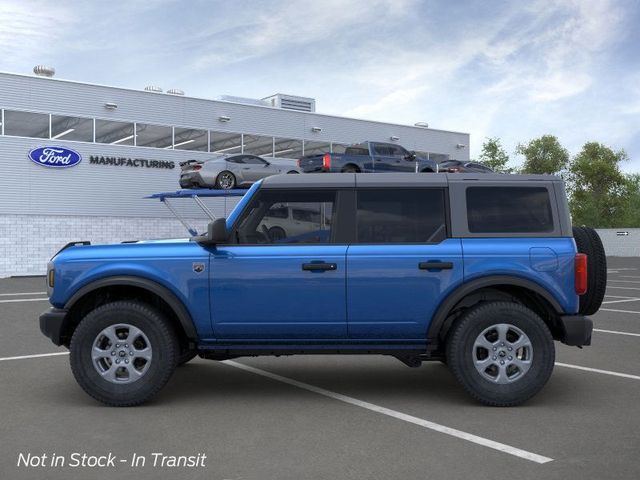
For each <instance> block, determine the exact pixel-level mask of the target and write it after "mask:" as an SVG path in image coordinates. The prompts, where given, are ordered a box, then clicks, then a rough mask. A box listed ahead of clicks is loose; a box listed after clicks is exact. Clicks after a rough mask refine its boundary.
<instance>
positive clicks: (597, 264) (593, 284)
mask: <svg viewBox="0 0 640 480" xmlns="http://www.w3.org/2000/svg"><path fill="white" fill-rule="evenodd" d="M573 238H574V239H575V241H576V246H577V247H578V252H580V253H584V254H586V255H587V292H586V293H585V294H584V295H581V296H580V309H579V312H580V313H581V314H583V315H593V314H594V313H596V312H597V311H598V309H599V308H600V305H602V300H604V294H605V291H606V289H607V257H606V255H605V252H604V246H603V245H602V240H600V236H599V235H598V232H596V231H595V230H594V229H593V228H591V227H573Z"/></svg>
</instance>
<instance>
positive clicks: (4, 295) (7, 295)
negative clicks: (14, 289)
mask: <svg viewBox="0 0 640 480" xmlns="http://www.w3.org/2000/svg"><path fill="white" fill-rule="evenodd" d="M46 294H47V292H21V293H0V297H16V296H18V295H46Z"/></svg>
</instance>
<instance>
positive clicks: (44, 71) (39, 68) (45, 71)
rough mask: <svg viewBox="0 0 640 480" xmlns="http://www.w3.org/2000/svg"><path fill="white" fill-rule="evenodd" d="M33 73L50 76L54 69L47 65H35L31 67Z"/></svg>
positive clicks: (54, 72) (52, 74)
mask: <svg viewBox="0 0 640 480" xmlns="http://www.w3.org/2000/svg"><path fill="white" fill-rule="evenodd" d="M33 73H35V74H36V75H37V76H39V77H48V78H51V77H53V76H54V75H55V74H56V69H55V68H53V67H49V66H48V65H36V66H35V67H33Z"/></svg>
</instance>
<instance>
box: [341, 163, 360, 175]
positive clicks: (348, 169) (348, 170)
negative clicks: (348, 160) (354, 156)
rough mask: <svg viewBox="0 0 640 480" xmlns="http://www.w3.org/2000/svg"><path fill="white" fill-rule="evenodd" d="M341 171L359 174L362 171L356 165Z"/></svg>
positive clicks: (347, 166)
mask: <svg viewBox="0 0 640 480" xmlns="http://www.w3.org/2000/svg"><path fill="white" fill-rule="evenodd" d="M340 171H341V172H342V173H358V172H359V171H360V170H359V169H358V167H356V166H355V165H346V166H344V167H343V168H342V170H340Z"/></svg>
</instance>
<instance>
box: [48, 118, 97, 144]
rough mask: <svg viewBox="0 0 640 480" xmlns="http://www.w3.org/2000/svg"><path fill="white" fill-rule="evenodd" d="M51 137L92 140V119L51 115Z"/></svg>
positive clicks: (80, 140) (54, 138)
mask: <svg viewBox="0 0 640 480" xmlns="http://www.w3.org/2000/svg"><path fill="white" fill-rule="evenodd" d="M51 139H52V140H57V139H60V140H74V141H76V142H93V119H91V118H78V117H66V116H63V115H51Z"/></svg>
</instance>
